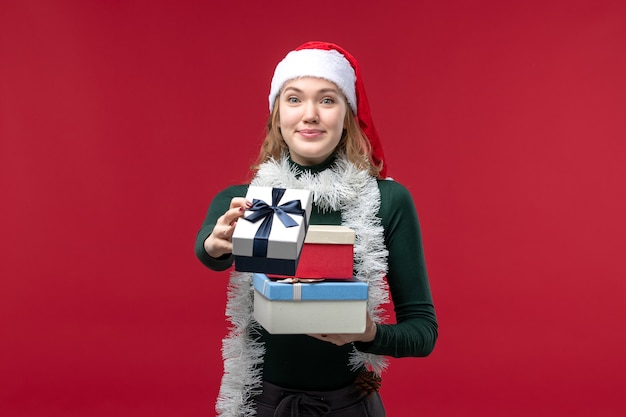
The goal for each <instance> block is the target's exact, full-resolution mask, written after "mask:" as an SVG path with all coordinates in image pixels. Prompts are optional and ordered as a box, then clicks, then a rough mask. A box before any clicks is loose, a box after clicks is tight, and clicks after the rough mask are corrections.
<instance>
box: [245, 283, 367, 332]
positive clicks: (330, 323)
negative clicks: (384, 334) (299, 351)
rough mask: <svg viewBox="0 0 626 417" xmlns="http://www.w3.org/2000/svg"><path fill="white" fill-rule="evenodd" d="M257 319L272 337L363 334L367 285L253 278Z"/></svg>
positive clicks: (255, 316)
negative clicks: (291, 281) (281, 335)
mask: <svg viewBox="0 0 626 417" xmlns="http://www.w3.org/2000/svg"><path fill="white" fill-rule="evenodd" d="M253 281H254V319H255V320H256V321H257V322H258V323H259V324H260V325H261V326H263V328H265V330H267V331H268V332H269V333H271V334H307V333H317V334H319V333H323V334H332V333H364V332H365V325H366V311H367V289H368V286H367V283H365V282H362V281H358V280H356V279H353V280H350V281H347V280H341V281H320V282H313V283H302V282H296V283H286V282H280V281H273V280H270V279H269V278H268V277H267V276H266V275H265V274H254V277H253Z"/></svg>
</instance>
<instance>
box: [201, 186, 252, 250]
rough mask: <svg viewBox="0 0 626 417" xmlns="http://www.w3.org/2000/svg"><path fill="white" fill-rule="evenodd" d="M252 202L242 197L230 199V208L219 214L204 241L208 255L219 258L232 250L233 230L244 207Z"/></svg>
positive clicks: (248, 206) (247, 206)
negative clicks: (211, 230)
mask: <svg viewBox="0 0 626 417" xmlns="http://www.w3.org/2000/svg"><path fill="white" fill-rule="evenodd" d="M250 207H252V203H251V202H249V201H246V199H245V198H243V197H235V198H233V199H232V200H231V201H230V209H228V211H226V213H224V215H222V216H220V217H219V218H218V219H217V222H216V223H215V227H214V228H213V232H212V233H211V234H210V235H209V237H207V238H206V240H205V241H204V250H205V251H206V253H208V254H209V256H211V257H213V258H219V257H220V256H222V255H225V254H227V253H232V252H233V241H232V239H233V231H234V230H235V225H236V224H237V220H239V218H240V217H243V215H244V213H245V211H246V208H250Z"/></svg>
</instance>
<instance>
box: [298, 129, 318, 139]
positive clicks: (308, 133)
mask: <svg viewBox="0 0 626 417" xmlns="http://www.w3.org/2000/svg"><path fill="white" fill-rule="evenodd" d="M298 133H299V134H300V135H301V136H303V137H305V138H316V137H318V136H320V135H321V134H322V133H324V131H323V130H317V129H303V130H298Z"/></svg>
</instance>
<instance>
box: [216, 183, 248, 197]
mask: <svg viewBox="0 0 626 417" xmlns="http://www.w3.org/2000/svg"><path fill="white" fill-rule="evenodd" d="M249 186H250V184H233V185H229V186H228V187H226V188H224V189H222V190H221V191H219V192H218V195H220V196H224V197H243V196H245V195H246V192H247V191H248V187H249Z"/></svg>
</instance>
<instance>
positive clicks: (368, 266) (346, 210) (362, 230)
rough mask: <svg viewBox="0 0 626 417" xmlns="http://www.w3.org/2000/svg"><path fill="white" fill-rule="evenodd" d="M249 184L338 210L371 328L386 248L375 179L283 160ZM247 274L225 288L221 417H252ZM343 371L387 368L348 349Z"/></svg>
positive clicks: (253, 368)
mask: <svg viewBox="0 0 626 417" xmlns="http://www.w3.org/2000/svg"><path fill="white" fill-rule="evenodd" d="M251 185H256V186H265V187H281V188H293V189H307V190H311V191H313V202H314V204H315V205H316V206H317V207H318V208H319V209H320V210H322V211H324V212H330V211H341V216H342V224H343V225H344V226H347V227H349V228H351V229H353V230H354V231H355V234H356V241H355V244H354V266H355V273H356V277H357V279H360V280H361V281H364V282H367V283H368V284H369V294H368V301H367V309H368V312H369V314H370V315H371V317H372V319H373V320H374V322H376V323H381V322H382V321H383V316H382V315H383V308H382V305H383V304H384V303H386V302H387V301H388V299H389V292H388V288H387V283H386V281H385V280H384V277H385V274H386V273H387V255H388V252H387V248H386V247H385V243H384V237H383V227H382V224H381V220H380V218H379V217H377V214H378V210H379V208H380V191H379V189H378V185H377V183H376V179H375V178H373V177H372V176H370V175H369V174H368V173H367V172H366V171H363V170H359V169H357V168H356V167H355V166H354V165H352V164H351V163H350V162H348V161H347V160H345V159H344V158H341V157H338V158H337V160H336V161H335V163H334V164H333V165H332V167H330V168H328V169H325V170H323V171H321V172H318V173H311V172H309V171H304V172H299V171H298V170H297V168H296V167H293V166H292V165H291V164H290V162H289V160H288V158H287V157H283V158H281V159H280V160H278V161H274V160H271V161H269V162H266V163H264V164H262V165H261V167H260V169H259V171H258V172H257V175H256V176H255V178H254V179H253V181H252V183H251ZM252 304H253V287H252V274H250V273H243V272H233V273H232V274H231V279H230V285H229V289H228V302H227V305H226V316H227V317H228V319H229V321H230V323H231V325H232V326H231V327H230V329H229V334H228V335H227V336H226V338H225V339H224V341H223V345H222V355H223V358H224V375H223V377H222V384H221V388H220V393H219V396H218V400H217V404H216V410H217V412H218V415H219V416H223V417H252V416H254V415H255V414H256V410H254V407H253V406H254V405H253V404H252V402H251V398H252V397H254V396H255V395H257V394H259V393H260V389H261V386H262V375H261V367H260V366H259V365H260V364H262V363H263V355H264V353H265V349H264V346H263V344H262V343H260V342H256V341H255V339H256V337H254V336H255V333H256V332H257V331H258V326H259V325H258V323H256V322H255V321H254V319H253V318H252V308H253V307H252ZM349 366H351V367H352V369H359V368H361V367H362V366H366V367H368V368H370V369H371V370H372V371H374V372H375V373H376V374H378V375H380V374H381V373H382V371H383V370H384V369H385V367H386V366H387V361H386V359H385V358H384V357H382V356H379V355H374V354H369V353H364V352H360V351H358V350H357V349H356V348H354V349H353V351H352V354H351V357H350V363H349Z"/></svg>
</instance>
